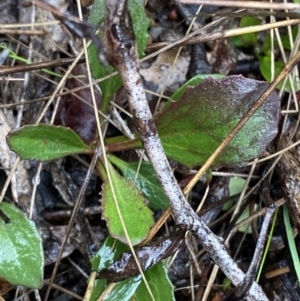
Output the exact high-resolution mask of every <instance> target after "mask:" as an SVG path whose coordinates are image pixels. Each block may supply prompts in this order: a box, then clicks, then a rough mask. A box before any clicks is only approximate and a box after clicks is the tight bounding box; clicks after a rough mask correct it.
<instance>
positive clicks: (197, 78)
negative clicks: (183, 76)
mask: <svg viewBox="0 0 300 301" xmlns="http://www.w3.org/2000/svg"><path fill="white" fill-rule="evenodd" d="M208 77H213V78H215V79H221V78H224V77H225V75H223V74H198V75H196V76H194V77H193V78H191V79H189V80H188V81H187V82H186V83H185V84H184V85H182V86H181V87H180V88H179V89H178V90H177V91H176V92H174V94H173V95H172V96H171V99H172V100H177V99H179V98H180V97H181V96H182V95H183V93H184V92H185V90H186V88H187V87H194V86H196V85H198V84H200V83H202V82H203V81H204V80H205V79H207V78H208Z"/></svg>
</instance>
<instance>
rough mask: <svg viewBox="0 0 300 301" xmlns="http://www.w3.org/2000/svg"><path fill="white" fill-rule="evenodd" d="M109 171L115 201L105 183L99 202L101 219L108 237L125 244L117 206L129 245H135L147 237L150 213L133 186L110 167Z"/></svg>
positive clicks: (151, 220) (149, 226)
mask: <svg viewBox="0 0 300 301" xmlns="http://www.w3.org/2000/svg"><path fill="white" fill-rule="evenodd" d="M109 170H110V173H111V179H112V185H113V188H114V192H115V196H116V200H115V199H114V195H113V191H112V189H111V186H110V184H109V182H108V181H105V182H104V185H103V190H102V200H101V202H102V210H103V211H102V212H103V214H102V217H103V218H104V219H105V220H106V222H107V227H108V229H109V233H110V235H111V236H112V237H114V238H116V239H118V240H120V241H122V242H124V243H127V239H126V237H125V232H124V229H123V227H122V223H121V220H120V216H119V213H118V210H117V204H118V207H119V209H120V213H121V216H122V218H123V221H124V224H125V226H126V229H127V231H128V234H129V237H130V240H131V243H132V244H133V245H136V244H138V243H140V242H141V241H142V240H143V239H144V238H145V237H146V236H147V234H148V231H149V230H150V228H151V226H152V225H153V223H154V220H153V216H152V212H151V210H150V209H149V208H148V206H147V205H146V203H147V201H146V200H145V199H144V198H143V196H142V195H141V193H140V191H139V190H138V189H137V187H136V186H135V185H133V184H132V183H131V182H129V181H128V180H126V179H125V178H123V177H121V176H120V175H119V174H118V173H117V172H116V171H115V170H114V168H113V167H112V166H111V165H109ZM116 201H117V204H116Z"/></svg>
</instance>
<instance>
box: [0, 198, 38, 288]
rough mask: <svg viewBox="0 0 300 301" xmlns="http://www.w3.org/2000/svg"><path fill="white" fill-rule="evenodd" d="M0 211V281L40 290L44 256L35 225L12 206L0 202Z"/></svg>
mask: <svg viewBox="0 0 300 301" xmlns="http://www.w3.org/2000/svg"><path fill="white" fill-rule="evenodd" d="M0 209H1V210H2V211H3V213H4V214H5V215H6V216H7V217H8V218H9V221H6V222H5V221H4V220H3V218H1V217H0V277H2V278H4V279H6V280H7V281H8V282H10V283H12V284H15V285H23V286H25V287H29V288H40V287H41V286H42V283H43V269H44V253H43V247H42V241H41V238H40V235H39V233H38V231H37V229H36V227H35V224H34V223H33V222H32V221H31V220H29V219H28V218H27V217H26V216H25V214H24V213H23V212H22V211H20V210H19V209H18V208H16V207H15V206H13V205H11V204H8V203H5V202H2V203H1V204H0Z"/></svg>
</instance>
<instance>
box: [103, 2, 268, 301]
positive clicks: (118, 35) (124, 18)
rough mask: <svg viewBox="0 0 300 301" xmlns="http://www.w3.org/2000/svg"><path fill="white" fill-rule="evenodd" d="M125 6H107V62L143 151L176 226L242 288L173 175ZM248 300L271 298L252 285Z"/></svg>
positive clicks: (223, 251)
mask: <svg viewBox="0 0 300 301" xmlns="http://www.w3.org/2000/svg"><path fill="white" fill-rule="evenodd" d="M126 4H127V1H126V0H121V1H120V0H110V1H107V3H106V9H107V19H106V32H105V36H104V38H105V39H106V40H105V41H104V42H105V43H106V46H107V53H106V55H107V59H108V61H109V62H110V63H111V64H112V65H114V67H115V68H116V69H117V70H118V71H119V73H120V76H121V78H122V82H123V85H124V89H125V91H126V95H127V98H128V102H129V105H130V110H131V112H132V114H133V116H134V120H135V123H136V126H137V129H138V130H139V132H140V135H141V139H142V142H143V144H144V148H145V150H146V153H147V155H148V157H149V160H150V161H151V163H152V165H153V167H154V169H155V172H156V174H157V177H158V179H159V181H160V182H161V184H162V186H163V189H164V192H165V193H166V195H167V197H168V199H169V202H170V206H171V207H172V212H173V215H174V219H175V221H176V223H177V224H178V225H181V226H183V227H184V228H186V229H188V230H191V231H192V232H193V233H194V235H195V236H197V237H198V238H199V240H200V242H201V244H202V245H203V247H204V248H205V249H206V251H207V252H208V253H209V254H210V256H211V257H212V259H213V260H214V261H215V263H216V264H218V265H219V266H220V268H221V269H222V270H223V272H224V273H225V274H226V276H227V277H228V278H229V279H231V281H232V283H233V284H234V285H239V284H240V283H242V282H243V280H244V277H245V274H244V273H243V272H242V271H241V270H240V268H239V267H238V266H237V264H236V263H235V262H234V261H233V260H232V258H231V257H230V256H229V254H228V252H227V250H226V248H225V247H224V245H223V244H222V243H221V240H220V238H219V237H217V236H216V235H215V234H213V233H212V232H211V231H210V229H209V228H208V227H207V226H206V225H205V223H204V222H203V221H202V219H201V218H199V217H198V216H197V214H196V213H195V212H194V211H193V209H192V208H191V207H190V205H189V204H188V202H187V201H186V199H185V196H184V195H183V193H182V191H181V189H180V187H179V186H178V183H177V181H176V179H175V177H174V175H173V173H172V170H171V167H170V165H169V162H168V160H167V158H166V155H165V153H164V150H163V147H162V144H161V141H160V139H159V136H158V134H157V130H156V126H155V124H154V120H153V117H152V114H151V111H150V109H149V106H148V102H147V99H146V96H145V92H144V88H143V84H142V80H141V77H140V74H139V67H138V60H137V54H136V45H135V42H134V34H133V31H132V27H131V24H130V22H129V20H128V14H127V9H126ZM247 300H260V301H262V300H265V301H267V300H268V298H267V297H266V296H265V294H264V292H263V291H262V289H261V287H260V286H259V285H258V284H257V283H255V282H253V284H252V285H251V288H250V290H249V292H248V294H247Z"/></svg>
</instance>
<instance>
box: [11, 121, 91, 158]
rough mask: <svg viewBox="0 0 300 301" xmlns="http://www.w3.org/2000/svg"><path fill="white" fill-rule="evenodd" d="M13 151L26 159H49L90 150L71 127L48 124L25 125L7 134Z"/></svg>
mask: <svg viewBox="0 0 300 301" xmlns="http://www.w3.org/2000/svg"><path fill="white" fill-rule="evenodd" d="M7 143H8V145H9V147H10V149H11V150H12V151H14V152H15V153H16V154H17V155H19V156H20V157H21V158H22V159H25V160H38V161H49V160H53V159H58V158H61V157H65V156H68V155H72V154H78V153H86V152H89V150H90V149H89V147H88V146H87V145H86V144H84V142H83V141H82V139H81V138H80V137H79V136H78V135H77V134H76V133H75V132H74V131H73V130H71V129H70V128H66V127H62V126H54V125H47V124H38V125H25V126H23V127H21V128H19V129H17V130H13V131H11V132H10V133H9V134H8V135H7Z"/></svg>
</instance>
